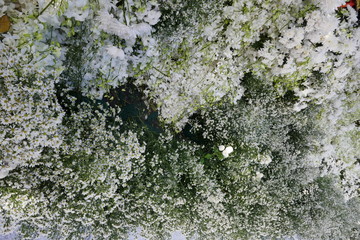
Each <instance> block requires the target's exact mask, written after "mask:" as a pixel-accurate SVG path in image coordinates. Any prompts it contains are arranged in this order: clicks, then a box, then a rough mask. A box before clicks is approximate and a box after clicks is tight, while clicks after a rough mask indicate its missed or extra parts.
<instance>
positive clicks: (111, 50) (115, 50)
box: [106, 46, 125, 59]
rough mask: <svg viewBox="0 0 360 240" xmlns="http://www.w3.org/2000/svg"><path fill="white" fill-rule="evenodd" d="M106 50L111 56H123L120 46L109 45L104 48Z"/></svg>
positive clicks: (121, 57) (122, 57) (120, 57)
mask: <svg viewBox="0 0 360 240" xmlns="http://www.w3.org/2000/svg"><path fill="white" fill-rule="evenodd" d="M106 50H107V52H108V53H109V54H110V55H111V56H112V57H117V58H119V59H124V58H125V54H124V51H123V50H122V49H120V48H117V47H115V46H110V47H108V48H106Z"/></svg>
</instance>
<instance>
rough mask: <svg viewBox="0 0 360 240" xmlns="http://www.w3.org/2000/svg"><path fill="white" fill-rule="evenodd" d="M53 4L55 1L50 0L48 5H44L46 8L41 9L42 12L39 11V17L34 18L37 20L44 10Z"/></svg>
mask: <svg viewBox="0 0 360 240" xmlns="http://www.w3.org/2000/svg"><path fill="white" fill-rule="evenodd" d="M54 2H55V0H51V1H50V2H49V3H48V5H46V7H44V8H43V10H41V12H40V13H39V15H37V16H36V18H38V17H39V16H40V15H41V14H43V13H44V12H45V11H46V9H48V8H49V7H50V5H51V4H53V3H54Z"/></svg>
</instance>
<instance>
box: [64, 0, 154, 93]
mask: <svg viewBox="0 0 360 240" xmlns="http://www.w3.org/2000/svg"><path fill="white" fill-rule="evenodd" d="M75 2H76V4H77V5H79V3H78V2H77V1H75ZM82 2H83V3H82V5H81V6H82V7H81V8H75V9H77V10H79V9H81V12H82V13H81V16H82V17H81V19H79V18H76V17H74V18H72V19H75V20H76V21H73V20H72V19H70V17H72V14H78V13H77V12H76V13H74V12H72V11H73V10H71V8H70V5H71V4H70V3H69V7H68V8H67V11H66V12H65V13H64V16H65V17H66V18H68V20H67V22H68V24H69V26H70V29H69V26H66V24H65V25H63V26H62V27H60V29H63V30H64V31H65V32H68V34H70V35H69V36H70V37H69V38H68V39H67V40H64V44H65V45H69V47H68V48H67V50H66V51H67V54H68V55H77V56H78V62H76V63H74V64H73V63H71V64H68V66H67V67H68V68H73V69H74V71H76V72H77V75H78V77H77V78H78V79H76V78H74V76H73V72H71V73H69V74H68V76H66V77H65V79H66V81H67V82H68V85H69V86H74V84H75V85H76V84H79V83H80V87H81V90H82V92H83V93H84V94H86V95H89V96H93V97H96V98H98V99H101V98H102V97H103V96H104V94H105V93H107V92H108V90H109V89H110V88H116V87H118V86H121V85H123V84H125V83H126V82H127V80H128V78H129V77H131V76H134V75H136V74H139V73H141V72H143V71H144V69H145V68H146V67H147V65H148V64H149V61H150V59H151V58H152V57H154V56H156V55H157V53H156V52H155V49H154V45H155V40H154V39H153V38H152V37H151V33H152V31H153V28H152V25H154V24H156V23H157V22H158V21H159V17H160V12H159V10H158V5H157V3H156V2H153V1H145V2H144V1H140V0H137V1H123V2H122V3H121V4H120V5H119V4H118V5H116V4H117V2H118V1H100V2H99V5H96V6H93V3H91V2H89V3H87V1H82ZM89 9H90V10H91V11H90V12H89ZM70 11H71V13H72V14H70V13H69V12H70ZM79 11H80V10H79ZM85 16H86V17H85ZM63 21H64V20H63Z"/></svg>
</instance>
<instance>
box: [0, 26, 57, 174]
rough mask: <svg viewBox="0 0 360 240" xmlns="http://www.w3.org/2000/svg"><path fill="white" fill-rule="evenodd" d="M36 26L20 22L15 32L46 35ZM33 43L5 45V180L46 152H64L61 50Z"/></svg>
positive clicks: (1, 137) (1, 96)
mask: <svg viewBox="0 0 360 240" xmlns="http://www.w3.org/2000/svg"><path fill="white" fill-rule="evenodd" d="M34 24H36V25H35V27H34V28H29V29H24V27H23V26H22V23H18V24H14V25H13V29H14V31H19V30H20V29H22V30H23V31H24V32H23V34H24V35H28V36H32V35H33V34H34V35H36V34H41V32H42V31H41V24H37V23H35V22H34ZM32 41H34V39H32V38H31V37H28V38H27V39H26V40H25V39H24V38H22V37H20V36H18V35H5V36H4V38H3V39H2V44H1V45H0V106H1V108H0V152H1V154H0V178H4V177H6V176H7V174H8V173H9V171H10V170H12V169H14V168H16V167H17V166H18V165H36V162H37V160H38V159H39V158H40V157H41V154H42V152H43V151H44V150H45V149H47V148H52V149H58V148H59V146H60V144H61V143H62V136H61V134H60V133H59V126H60V124H61V121H62V118H63V114H64V113H63V110H62V108H61V107H60V105H59V104H58V102H57V100H56V93H55V83H56V82H57V81H58V80H59V73H60V72H61V66H60V65H59V63H58V62H56V60H55V59H56V57H57V53H58V52H59V49H58V48H57V47H56V46H51V45H50V46H49V45H46V44H43V43H41V42H32ZM40 52H41V53H42V54H40Z"/></svg>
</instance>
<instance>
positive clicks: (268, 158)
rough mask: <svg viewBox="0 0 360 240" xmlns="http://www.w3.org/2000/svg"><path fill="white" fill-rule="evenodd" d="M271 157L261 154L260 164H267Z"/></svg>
mask: <svg viewBox="0 0 360 240" xmlns="http://www.w3.org/2000/svg"><path fill="white" fill-rule="evenodd" d="M271 161H272V159H271V157H270V156H269V155H265V156H262V158H261V162H260V164H264V165H268V164H269V163H271Z"/></svg>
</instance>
